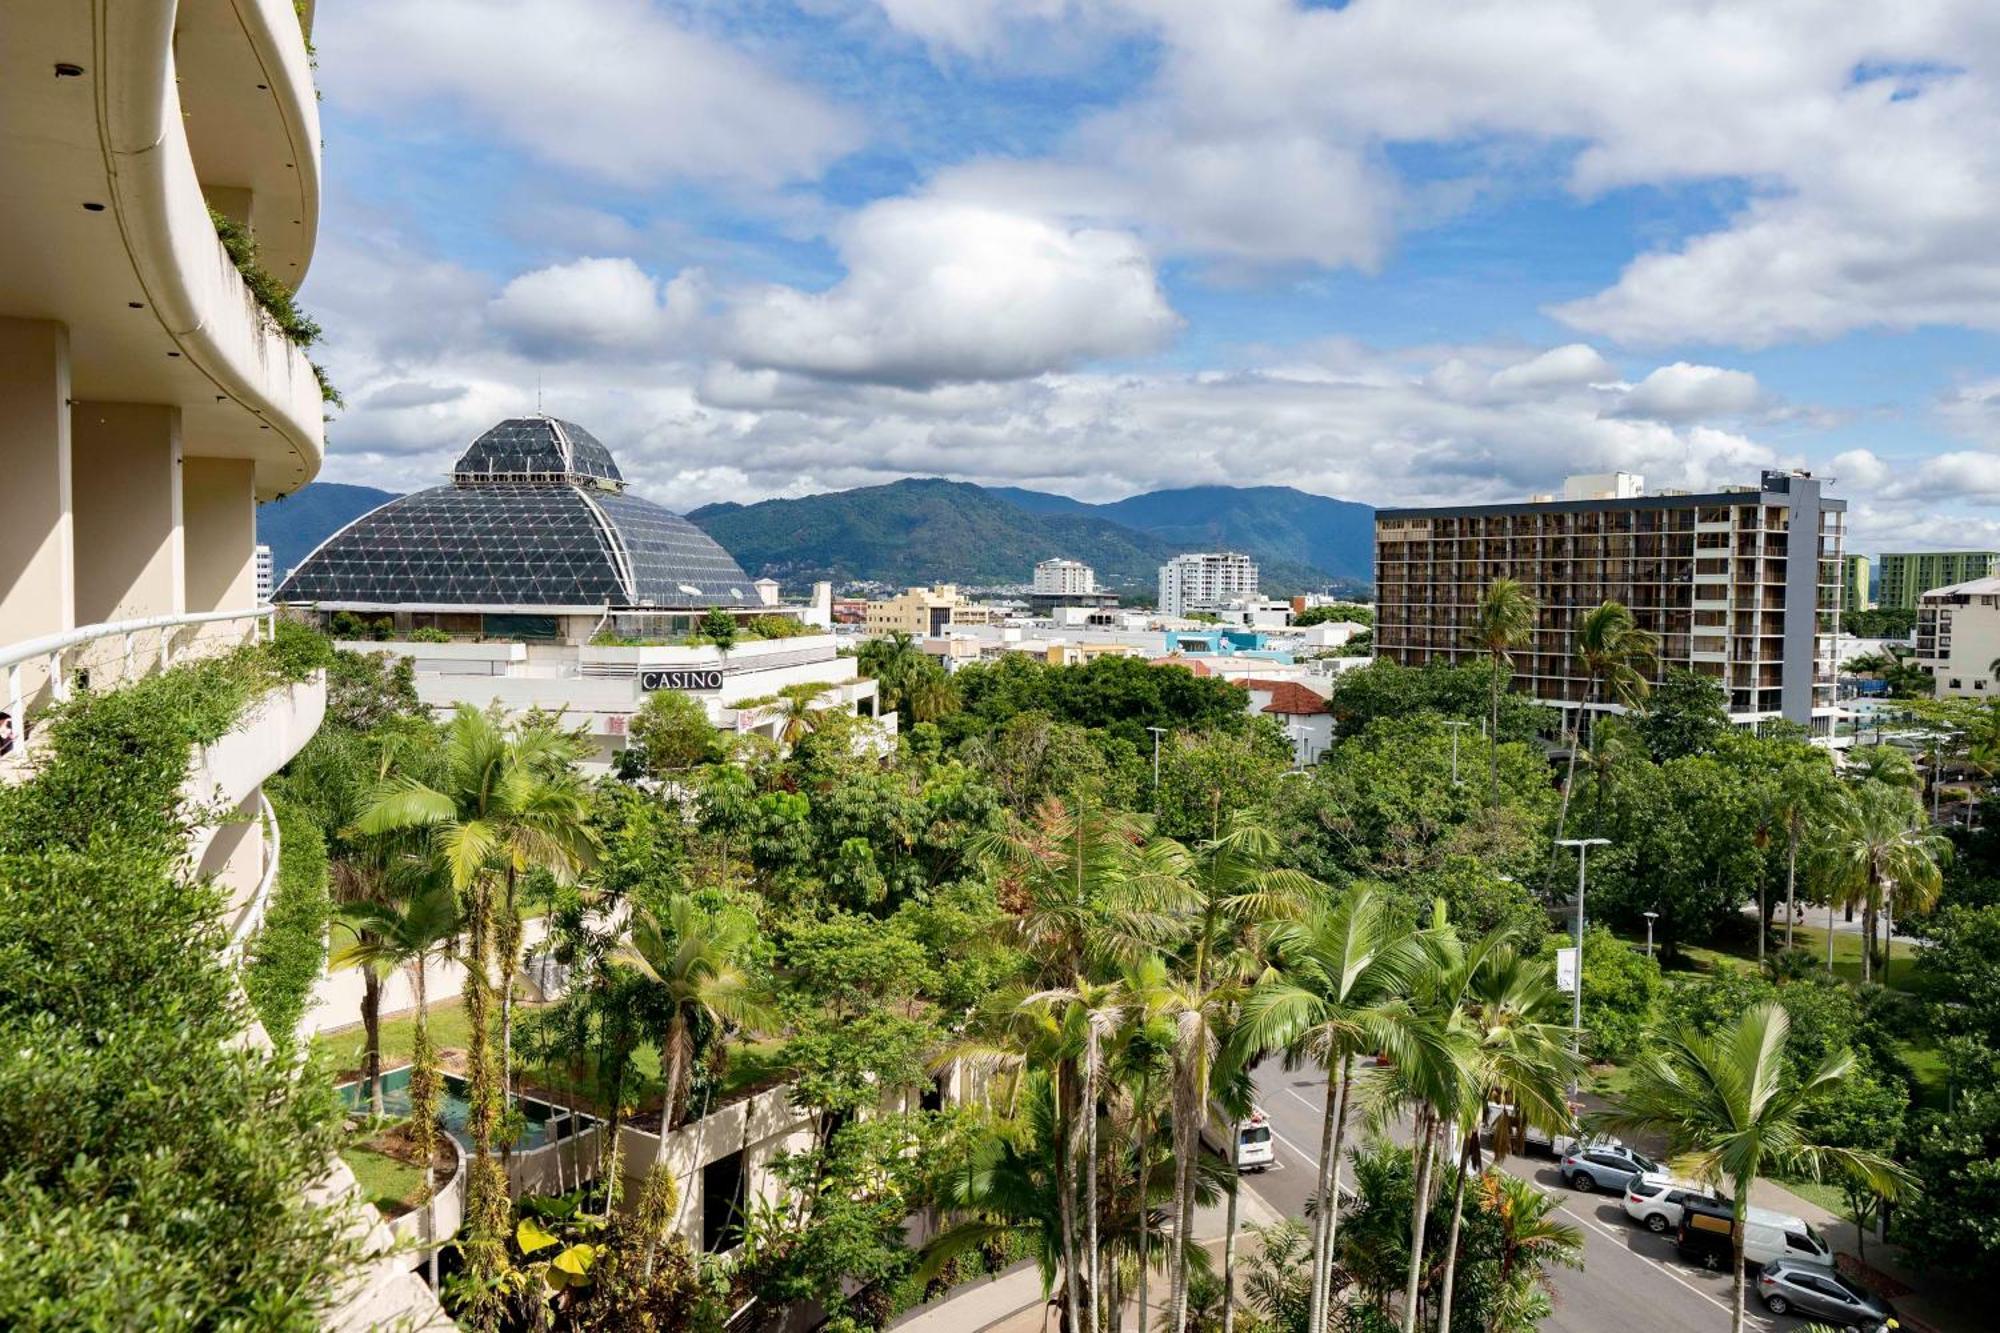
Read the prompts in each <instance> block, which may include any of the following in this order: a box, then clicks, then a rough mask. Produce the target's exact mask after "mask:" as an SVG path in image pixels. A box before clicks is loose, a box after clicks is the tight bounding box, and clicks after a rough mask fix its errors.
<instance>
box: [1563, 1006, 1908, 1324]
mask: <svg viewBox="0 0 2000 1333" xmlns="http://www.w3.org/2000/svg"><path fill="white" fill-rule="evenodd" d="M1790 1034H1791V1020H1790V1019H1789V1018H1788V1017H1787V1016H1786V1013H1785V1010H1784V1008H1783V1007H1782V1006H1780V1005H1777V1004H1772V1003H1765V1004H1759V1005H1756V1006H1754V1007H1752V1008H1751V1009H1748V1010H1746V1011H1745V1012H1744V1014H1743V1016H1742V1018H1741V1019H1740V1020H1739V1021H1738V1023H1737V1024H1736V1026H1735V1028H1734V1029H1733V1030H1729V1031H1725V1032H1723V1033H1722V1034H1720V1035H1718V1036H1714V1037H1709V1036H1704V1035H1703V1034H1701V1033H1699V1032H1696V1031H1693V1030H1690V1029H1687V1028H1677V1029H1672V1030H1669V1031H1667V1032H1665V1033H1662V1034H1660V1036H1659V1037H1658V1038H1657V1039H1656V1041H1655V1042H1654V1043H1653V1044H1652V1046H1651V1048H1650V1049H1648V1050H1647V1051H1646V1053H1645V1054H1643V1055H1642V1056H1641V1057H1640V1060H1639V1063H1638V1064H1637V1065H1636V1066H1634V1070H1633V1077H1632V1080H1631V1082H1630V1083H1629V1084H1628V1086H1627V1088H1626V1090H1625V1091H1624V1092H1623V1093H1621V1094H1619V1095H1618V1096H1617V1097H1616V1098H1614V1099H1613V1101H1612V1105H1611V1109H1610V1110H1609V1111H1607V1112H1605V1113H1604V1114H1602V1115H1600V1116H1597V1117H1593V1119H1594V1121H1595V1122H1597V1123H1601V1124H1602V1125H1603V1126H1605V1127H1606V1128H1608V1129H1611V1130H1615V1131H1622V1132H1628V1133H1634V1132H1635V1133H1648V1134H1658V1135H1660V1136H1662V1137H1664V1138H1665V1139H1666V1140H1667V1142H1668V1144H1669V1148H1670V1151H1672V1152H1673V1153H1674V1154H1675V1156H1674V1158H1673V1166H1674V1168H1675V1169H1676V1170H1678V1171H1683V1172H1686V1173H1688V1174H1690V1175H1692V1176H1693V1177H1694V1178H1696V1179H1698V1180H1703V1181H1707V1182H1711V1183H1714V1184H1724V1183H1726V1184H1728V1185H1729V1187H1730V1191H1729V1192H1730V1197H1731V1198H1733V1199H1734V1200H1735V1203H1734V1205H1733V1206H1734V1211H1735V1225H1736V1228H1737V1236H1738V1243H1737V1245H1736V1263H1735V1300H1734V1306H1733V1309H1732V1312H1731V1321H1730V1326H1731V1329H1732V1330H1733V1333H1742V1329H1743V1292H1744V1284H1743V1246H1742V1243H1741V1235H1742V1227H1743V1219H1744V1215H1745V1210H1746V1209H1747V1208H1748V1207H1749V1201H1750V1191H1751V1187H1752V1186H1754V1185H1755V1184H1756V1182H1757V1180H1758V1178H1759V1177H1760V1176H1763V1175H1765V1174H1767V1173H1769V1172H1772V1171H1789V1172H1796V1173H1799V1174H1805V1175H1811V1176H1814V1177H1818V1176H1820V1175H1821V1174H1823V1173H1824V1172H1825V1171H1827V1170H1828V1169H1830V1168H1831V1169H1834V1170H1838V1171H1841V1172H1843V1173H1845V1174H1847V1175H1849V1176H1852V1177H1856V1178H1859V1179H1863V1180H1865V1181H1866V1182H1867V1183H1868V1185H1869V1187H1870V1188H1871V1189H1873V1190H1874V1191H1875V1192H1876V1193H1877V1194H1880V1195H1882V1196H1884V1197H1894V1196H1895V1194H1896V1193H1897V1192H1898V1190H1899V1188H1900V1186H1901V1184H1902V1182H1903V1180H1904V1178H1905V1177H1904V1174H1903V1172H1902V1171H1901V1169H1900V1168H1898V1167H1897V1166H1896V1165H1895V1164H1894V1163H1893V1162H1891V1161H1889V1160H1888V1159H1887V1158H1885V1157H1883V1156H1882V1155H1880V1154H1879V1153H1874V1152H1868V1151H1865V1150H1861V1149H1854V1148H1840V1147H1833V1146H1830V1145H1826V1144H1819V1143H1812V1142H1808V1141H1807V1140H1806V1138H1805V1136H1804V1135H1803V1134H1802V1132H1801V1125H1800V1120H1801V1116H1802V1114H1803V1113H1804V1112H1805V1110H1806V1109H1807V1108H1808V1107H1809V1106H1810V1105H1811V1104H1812V1103H1813V1102H1815V1101H1817V1100H1819V1099H1820V1098H1822V1097H1824V1096H1826V1095H1828V1094H1829V1093H1830V1092H1831V1090H1832V1089H1833V1088H1834V1087H1835V1086H1836V1085H1837V1084H1839V1082H1840V1081H1841V1080H1842V1079H1844V1078H1846V1077H1847V1076H1848V1075H1849V1073H1850V1072H1851V1071H1852V1070H1853V1067H1854V1056H1853V1054H1852V1053H1851V1052H1841V1053H1839V1054H1835V1055H1832V1056H1829V1057H1828V1058H1827V1059H1826V1060H1825V1061H1824V1062H1823V1063H1822V1064H1820V1065H1819V1067H1818V1068H1816V1069H1815V1070H1813V1071H1812V1072H1811V1073H1810V1074H1808V1075H1807V1076H1806V1077H1804V1078H1803V1079H1800V1080H1799V1081H1798V1082H1796V1083H1795V1084H1792V1085H1790V1086H1785V1080H1784V1068H1785V1048H1786V1043H1787V1041H1788V1040H1789V1038H1790Z"/></svg>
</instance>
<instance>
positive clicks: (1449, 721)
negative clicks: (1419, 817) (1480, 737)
mask: <svg viewBox="0 0 2000 1333" xmlns="http://www.w3.org/2000/svg"><path fill="white" fill-rule="evenodd" d="M1445 725H1446V726H1447V727H1450V728H1451V785H1452V786H1454V787H1456V786H1457V785H1458V733H1459V732H1461V731H1463V730H1464V729H1465V728H1467V727H1469V726H1471V725H1472V724H1471V723H1470V722H1467V721H1466V720H1465V719H1464V718H1462V717H1453V718H1446V719H1445Z"/></svg>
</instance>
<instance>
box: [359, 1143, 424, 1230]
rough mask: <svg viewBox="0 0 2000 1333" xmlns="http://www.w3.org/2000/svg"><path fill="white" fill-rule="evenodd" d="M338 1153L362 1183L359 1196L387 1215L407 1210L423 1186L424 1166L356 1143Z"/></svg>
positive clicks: (414, 1202)
mask: <svg viewBox="0 0 2000 1333" xmlns="http://www.w3.org/2000/svg"><path fill="white" fill-rule="evenodd" d="M340 1156H341V1158H342V1160H344V1161H345V1162H346V1163H347V1165H348V1166H349V1167H350V1168H351V1169H352V1170H353V1172H354V1178H355V1179H356V1180H357V1181H359V1182H360V1184H361V1197H362V1198H364V1199H366V1200H368V1202H370V1203H372V1204H374V1205H375V1206H376V1207H377V1208H379V1209H381V1210H382V1211H383V1212H385V1213H388V1214H390V1215H392V1216H393V1215H394V1214H397V1213H403V1212H408V1211H409V1210H410V1209H411V1208H412V1207H413V1206H415V1204H416V1200H417V1195H418V1192H419V1191H420V1190H422V1188H423V1183H424V1173H423V1168H421V1167H418V1166H413V1165H411V1164H410V1163H408V1162H405V1161H402V1160H400V1159H398V1158H395V1157H391V1156H389V1155H388V1154H387V1153H381V1152H376V1151H375V1150H374V1149H373V1148H365V1147H362V1146H360V1145H359V1144H356V1145H354V1146H351V1147H347V1148H342V1149H341V1150H340Z"/></svg>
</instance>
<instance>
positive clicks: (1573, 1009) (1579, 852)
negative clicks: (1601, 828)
mask: <svg viewBox="0 0 2000 1333" xmlns="http://www.w3.org/2000/svg"><path fill="white" fill-rule="evenodd" d="M1610 845H1611V839H1609V838H1558V839H1556V846H1558V847H1574V848H1576V989H1575V990H1574V991H1573V992H1572V993H1571V997H1572V998H1571V1006H1570V1013H1571V1021H1570V1034H1569V1051H1570V1054H1571V1055H1574V1056H1576V1057H1578V1059H1579V1062H1580V1061H1581V1058H1582V1056H1583V866H1584V862H1585V861H1587V860H1589V859H1590V849H1591V848H1593V847H1609V846H1610ZM1577 1083H1578V1078H1577V1076H1576V1075H1575V1074H1572V1075H1571V1076H1570V1080H1569V1095H1570V1096H1571V1097H1572V1098H1574V1097H1575V1096H1576V1092H1577Z"/></svg>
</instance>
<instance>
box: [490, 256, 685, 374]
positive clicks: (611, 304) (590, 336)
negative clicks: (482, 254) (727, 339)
mask: <svg viewBox="0 0 2000 1333" xmlns="http://www.w3.org/2000/svg"><path fill="white" fill-rule="evenodd" d="M703 301H704V294H703V282H702V279H701V275H700V274H698V273H693V272H688V273H681V274H679V275H677V276H675V277H674V278H673V280H672V281H670V282H666V283H661V282H660V281H659V280H658V279H656V278H654V277H653V276H652V275H651V274H649V273H647V272H646V271H645V270H644V269H642V268H640V267H639V266H638V265H637V264H636V263H634V262H633V261H632V260H630V259H625V258H618V259H578V260H575V261H573V262H571V263H567V264H553V265H550V266H549V267H547V268H541V269H536V270H535V271H533V272H531V273H523V274H522V275H521V276H519V277H517V278H515V279H514V280H513V281H511V282H509V283H508V284H507V285H506V286H505V287H503V288H501V290H500V294H499V295H498V296H496V297H494V298H493V304H492V310H491V318H492V322H493V325H494V327H495V328H497V329H499V330H500V331H501V332H502V333H503V334H505V335H506V336H507V337H508V338H509V339H510V340H511V341H512V342H513V344H514V346H515V347H516V348H518V349H519V350H520V351H522V352H525V353H527V354H528V355H530V356H541V357H548V358H559V357H562V356H568V355H575V354H577V353H579V352H583V351H596V352H601V353H605V354H608V355H615V356H620V357H650V356H656V355H658V354H659V353H660V352H661V351H663V350H665V349H666V348H668V347H669V346H671V345H672V343H673V342H674V341H675V340H676V339H678V338H681V337H684V336H686V335H687V334H689V333H690V332H691V331H692V330H693V326H694V324H695V321H696V319H697V318H698V317H699V316H700V315H701V313H702V305H703Z"/></svg>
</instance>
